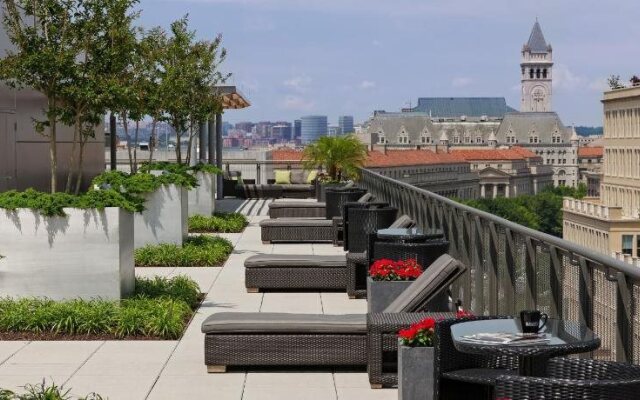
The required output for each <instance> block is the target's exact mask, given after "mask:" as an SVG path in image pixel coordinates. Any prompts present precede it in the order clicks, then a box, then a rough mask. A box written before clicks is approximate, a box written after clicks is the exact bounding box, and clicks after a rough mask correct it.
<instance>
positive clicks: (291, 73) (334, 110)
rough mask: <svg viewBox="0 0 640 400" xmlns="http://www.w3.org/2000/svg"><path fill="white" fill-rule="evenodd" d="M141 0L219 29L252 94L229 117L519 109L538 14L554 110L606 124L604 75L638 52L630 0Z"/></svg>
mask: <svg viewBox="0 0 640 400" xmlns="http://www.w3.org/2000/svg"><path fill="white" fill-rule="evenodd" d="M158 4H162V8H161V12H158V11H156V9H158V7H157V5H158ZM140 7H141V8H142V9H144V10H145V13H144V14H143V17H142V19H141V23H142V24H143V25H144V26H147V27H149V26H153V25H162V26H167V25H168V23H169V22H170V21H171V20H172V19H175V18H177V17H179V16H181V15H183V14H185V13H187V12H188V13H189V14H190V16H191V21H192V23H193V26H194V28H196V29H197V30H198V35H199V36H200V37H203V38H211V37H214V35H215V34H217V33H222V34H223V43H224V45H225V47H227V49H228V50H229V55H228V59H227V61H226V62H225V63H224V64H223V70H224V71H228V72H232V73H233V74H234V75H233V77H232V79H231V82H230V83H232V84H236V85H238V87H239V88H240V89H241V90H242V91H243V92H244V93H245V94H246V95H247V97H248V98H249V99H250V100H251V102H252V107H250V108H249V109H247V110H242V111H229V112H227V113H226V115H225V119H226V120H228V121H230V122H238V121H243V120H253V121H259V120H278V119H285V120H294V119H297V118H298V117H300V116H302V115H308V114H323V115H328V116H330V120H333V119H334V118H335V117H337V116H338V115H342V114H352V115H354V118H355V120H356V122H362V121H364V120H365V119H366V118H367V117H368V116H369V115H370V114H371V113H372V112H373V110H377V109H386V110H388V111H397V110H399V109H400V108H402V107H407V106H408V105H409V103H410V102H411V103H413V104H415V102H416V100H417V98H418V97H435V96H451V97H458V96H497V97H505V98H506V99H507V102H508V104H509V105H510V106H512V107H514V108H518V105H519V102H520V95H519V91H518V89H519V56H520V54H519V50H520V48H521V46H522V43H523V42H524V41H525V40H526V38H527V37H528V35H529V32H530V29H531V25H532V24H533V22H534V21H535V19H536V16H537V17H538V18H539V21H540V24H541V25H542V28H543V29H544V31H545V35H546V37H547V39H548V41H549V42H550V43H551V45H552V46H553V48H554V54H556V59H555V62H556V73H555V78H556V79H555V87H554V105H553V108H554V111H557V112H558V113H560V114H561V115H563V116H564V118H565V122H566V123H567V124H576V125H585V126H599V125H601V124H602V117H601V114H600V113H599V110H600V107H601V104H600V100H601V97H602V91H603V90H604V89H605V88H606V83H605V79H606V78H607V77H608V76H609V75H611V74H617V75H620V76H621V77H622V78H623V79H624V80H626V79H628V78H629V77H630V76H631V75H633V74H634V73H637V71H635V70H634V68H635V67H636V66H635V65H633V64H634V60H633V59H632V58H633V57H624V56H625V55H626V54H633V52H634V51H637V45H636V43H637V42H638V39H640V29H639V28H638V27H637V26H636V25H635V24H633V23H632V21H633V15H634V14H635V7H634V6H633V3H632V2H631V1H622V0H618V1H614V2H613V3H607V4H604V3H602V4H601V3H599V2H595V1H587V2H586V3H585V2H578V1H566V2H563V3H562V4H556V2H552V1H550V0H545V1H540V2H536V3H530V4H529V3H526V4H524V3H523V4H513V3H512V2H506V1H494V2H490V3H486V2H485V3H482V4H475V2H472V1H469V0H465V1H460V2H456V3H455V4H422V2H418V1H411V0H401V1H400V4H395V3H394V4H393V5H391V4H385V3H384V2H380V1H373V2H366V3H365V2H363V1H361V0H353V1H349V2H336V1H326V2H322V3H321V4H320V3H314V2H304V3H300V2H297V1H292V0H291V1H289V0H283V1H271V0H243V1H237V2H230V1H227V0H199V1H177V0H163V1H154V0H142V2H141V4H140ZM569 16H570V18H569ZM614 19H615V20H616V24H615V25H611V26H608V27H607V29H601V27H602V26H603V25H604V24H606V23H607V21H611V20H614ZM354 27H356V28H357V29H355V30H354V29H353V28H354ZM416 49H422V50H420V51H416ZM274 55H275V56H274ZM327 60H340V61H337V62H335V63H334V62H327Z"/></svg>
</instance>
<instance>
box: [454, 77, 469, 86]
mask: <svg viewBox="0 0 640 400" xmlns="http://www.w3.org/2000/svg"><path fill="white" fill-rule="evenodd" d="M472 82H473V79H471V78H468V77H458V78H453V80H452V81H451V86H453V87H455V88H461V87H466V86H469V85H470V84H471V83H472Z"/></svg>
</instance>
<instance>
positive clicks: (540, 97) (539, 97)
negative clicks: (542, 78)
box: [531, 86, 547, 111]
mask: <svg viewBox="0 0 640 400" xmlns="http://www.w3.org/2000/svg"><path fill="white" fill-rule="evenodd" d="M546 97H547V95H546V93H545V90H544V89H543V88H541V87H539V86H538V87H536V88H534V89H533V91H532V92H531V108H532V109H533V110H532V111H547V110H545V99H546Z"/></svg>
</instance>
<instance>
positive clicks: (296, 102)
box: [280, 94, 316, 111]
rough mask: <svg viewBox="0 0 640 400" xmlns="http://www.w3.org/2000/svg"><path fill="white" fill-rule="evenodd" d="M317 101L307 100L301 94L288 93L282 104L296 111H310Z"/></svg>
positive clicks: (286, 108)
mask: <svg viewBox="0 0 640 400" xmlns="http://www.w3.org/2000/svg"><path fill="white" fill-rule="evenodd" d="M315 105H316V104H315V103H314V102H313V101H311V100H306V99H304V98H302V97H300V96H295V95H291V94H290V95H287V96H285V97H284V100H282V102H281V103H280V106H281V107H282V108H284V109H285V110H296V111H310V110H312V109H313V108H314V107H315Z"/></svg>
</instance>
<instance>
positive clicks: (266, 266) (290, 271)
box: [244, 215, 413, 293]
mask: <svg viewBox="0 0 640 400" xmlns="http://www.w3.org/2000/svg"><path fill="white" fill-rule="evenodd" d="M412 225H413V220H411V218H409V217H407V216H406V215H403V216H402V217H400V218H398V219H397V220H396V221H395V222H394V223H393V224H391V225H390V226H389V227H390V228H405V227H410V226H412ZM244 266H245V285H246V287H247V291H248V292H251V293H254V292H258V291H260V290H263V289H267V290H274V289H276V290H293V289H304V290H308V289H315V290H345V289H346V288H347V282H348V281H347V257H346V256H345V255H337V256H333V255H321V256H316V255H308V254H298V255H293V254H258V255H255V256H251V257H249V258H247V260H246V261H245V263H244Z"/></svg>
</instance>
